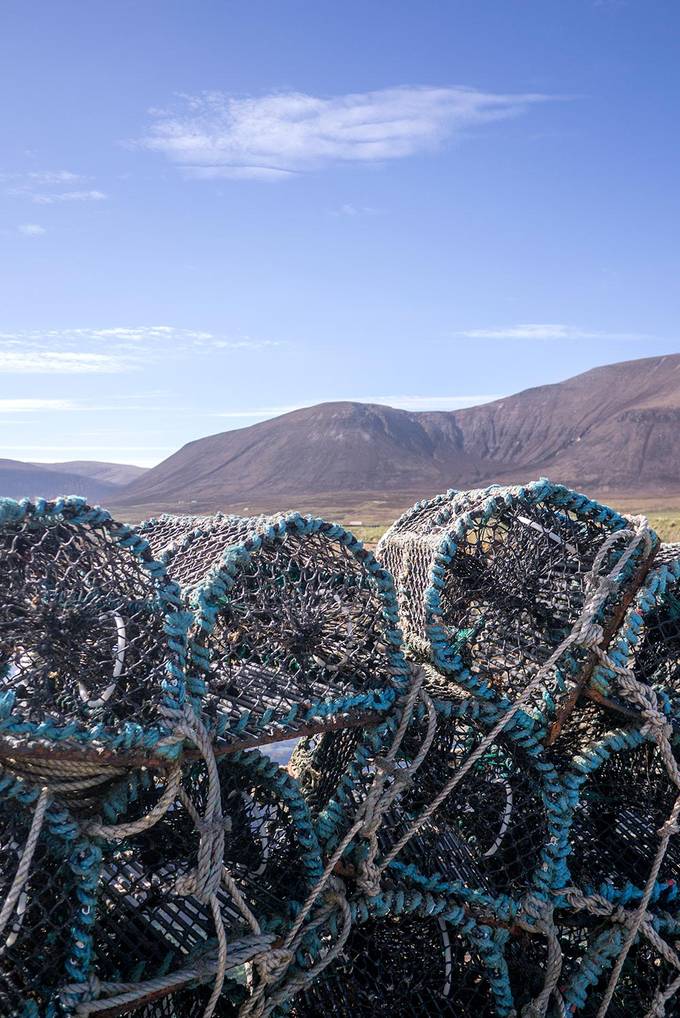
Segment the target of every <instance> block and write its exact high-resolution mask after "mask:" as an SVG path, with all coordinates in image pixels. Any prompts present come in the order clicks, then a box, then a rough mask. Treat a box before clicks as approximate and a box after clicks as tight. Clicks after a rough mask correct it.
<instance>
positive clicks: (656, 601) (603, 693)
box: [590, 546, 680, 714]
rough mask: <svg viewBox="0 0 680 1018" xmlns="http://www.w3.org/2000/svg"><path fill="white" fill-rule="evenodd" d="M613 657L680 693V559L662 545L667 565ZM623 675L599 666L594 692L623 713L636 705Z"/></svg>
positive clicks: (638, 604)
mask: <svg viewBox="0 0 680 1018" xmlns="http://www.w3.org/2000/svg"><path fill="white" fill-rule="evenodd" d="M609 656H610V658H611V661H612V662H613V663H614V665H615V666H617V667H618V668H623V669H629V670H630V671H631V672H632V674H633V676H634V678H635V679H637V681H638V682H642V683H644V684H645V685H647V686H654V687H657V688H661V689H663V690H665V691H666V693H668V694H669V695H670V696H671V697H677V696H678V695H680V558H677V557H676V556H675V554H674V553H673V552H669V549H668V547H667V546H666V547H662V550H661V564H660V565H658V567H656V568H654V569H653V570H652V571H651V572H650V573H649V574H648V576H647V577H646V579H645V582H644V584H643V586H642V587H641V588H640V589H639V591H638V592H637V594H636V596H635V600H634V601H633V603H632V604H631V606H630V608H629V609H628V612H627V613H626V617H625V619H624V622H623V624H622V626H621V629H620V630H619V632H618V633H617V634H616V638H615V640H614V641H613V642H612V644H611V645H610V648H609ZM619 686H620V680H619V676H618V673H617V672H616V671H614V670H613V669H612V668H611V667H609V665H608V663H604V664H602V665H598V667H596V668H595V670H594V672H593V675H592V678H591V681H590V691H591V694H593V695H594V696H596V697H598V698H601V699H602V700H603V701H604V702H605V703H607V704H608V705H609V706H611V707H613V708H615V709H618V710H620V711H621V712H622V713H624V714H625V713H626V712H627V711H630V710H631V708H632V707H633V706H634V705H632V704H631V702H630V699H629V698H628V699H627V698H625V697H624V696H622V693H621V690H620V688H619Z"/></svg>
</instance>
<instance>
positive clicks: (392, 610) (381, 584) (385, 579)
mask: <svg viewBox="0 0 680 1018" xmlns="http://www.w3.org/2000/svg"><path fill="white" fill-rule="evenodd" d="M287 533H293V534H295V535H299V536H310V535H312V534H321V535H323V536H324V537H326V538H327V539H328V540H329V541H331V542H333V543H336V544H341V545H343V546H344V547H345V548H346V549H347V550H348V551H349V552H350V553H351V554H352V555H353V556H354V557H355V558H356V559H357V560H358V561H359V562H360V563H361V564H362V565H363V566H364V568H365V569H366V571H367V573H368V574H369V576H370V578H371V580H372V582H373V584H374V586H375V589H376V593H377V595H378V599H379V601H380V603H381V607H382V611H381V615H382V618H383V620H384V621H385V623H386V629H385V630H384V632H383V634H382V635H383V637H384V639H385V641H386V642H387V643H388V644H389V646H390V650H389V653H388V664H389V670H390V674H391V678H390V682H389V686H388V687H387V688H388V689H391V690H395V691H397V692H400V691H402V690H404V689H405V688H406V686H407V683H408V669H407V665H406V661H405V658H404V656H403V653H402V649H401V641H402V634H401V630H400V629H399V611H398V607H397V599H396V594H395V591H394V581H393V580H392V577H391V575H390V574H389V572H388V571H387V570H386V569H384V568H383V567H382V566H381V565H380V563H379V562H378V561H377V560H376V558H375V556H374V555H373V554H372V553H371V552H370V551H368V550H367V549H366V548H364V546H363V543H362V542H361V541H359V540H357V538H356V537H355V536H354V535H353V534H352V533H350V531H348V530H345V528H344V527H341V526H340V524H338V523H328V522H327V521H325V520H323V519H321V518H320V517H316V516H302V515H301V514H300V513H290V514H289V515H288V516H284V517H281V518H280V519H279V520H277V521H276V522H275V523H270V524H269V525H268V526H267V527H266V528H265V529H261V530H259V531H255V532H254V533H253V534H251V535H250V536H249V537H247V538H246V539H245V540H243V541H240V542H238V543H236V544H234V545H231V546H230V547H229V548H227V549H226V550H225V552H224V555H223V558H222V562H221V564H220V565H219V566H217V567H216V568H215V569H214V570H213V571H212V572H211V573H210V575H209V576H208V577H207V578H206V580H205V581H204V583H203V584H201V586H200V587H197V588H196V589H195V590H194V591H192V592H191V595H190V597H191V603H192V607H193V609H194V611H195V625H196V629H197V630H200V631H201V632H202V633H203V634H205V635H209V634H210V633H211V632H212V631H213V629H214V626H215V623H216V620H217V616H218V614H219V611H220V608H221V607H222V606H223V605H224V603H225V599H226V600H228V598H229V592H230V590H231V589H232V587H233V586H234V583H235V578H236V576H237V575H238V573H239V572H240V571H241V570H242V569H243V568H244V567H245V566H247V565H248V564H249V563H250V561H251V556H252V554H253V553H255V552H257V551H259V549H260V548H261V547H262V545H263V544H265V543H268V542H274V541H280V540H281V539H282V538H283V537H284V536H285V535H286V534H287ZM189 662H190V665H191V666H192V668H191V672H192V679H193V678H194V677H195V675H196V672H198V673H199V674H200V673H203V674H204V673H205V672H206V671H207V668H208V666H209V657H208V654H207V653H206V649H205V647H204V646H203V645H202V644H201V642H200V641H199V640H197V639H196V638H195V636H194V638H193V639H191V640H190V642H189ZM202 692H203V690H202V689H201V690H200V693H201V694H202ZM384 692H385V690H384V688H383V689H381V688H380V687H379V688H378V689H375V690H371V691H366V693H365V694H363V695H365V696H366V701H365V702H366V704H367V706H369V709H370V704H371V703H372V702H377V703H380V702H381V699H380V698H381V696H382V695H383V694H384ZM371 698H373V700H372V699H371ZM345 699H346V698H343V697H340V698H338V699H337V701H336V700H329V701H324V706H322V704H321V703H319V704H318V705H313V706H312V708H311V709H312V710H313V711H315V712H316V711H322V710H323V711H325V712H326V713H323V714H319V715H317V714H313V715H311V716H328V714H330V713H333V712H334V711H335V712H342V711H343V701H344V700H345ZM336 703H337V705H338V706H337V707H335V704H336ZM352 706H357V703H356V702H354V703H353V704H352Z"/></svg>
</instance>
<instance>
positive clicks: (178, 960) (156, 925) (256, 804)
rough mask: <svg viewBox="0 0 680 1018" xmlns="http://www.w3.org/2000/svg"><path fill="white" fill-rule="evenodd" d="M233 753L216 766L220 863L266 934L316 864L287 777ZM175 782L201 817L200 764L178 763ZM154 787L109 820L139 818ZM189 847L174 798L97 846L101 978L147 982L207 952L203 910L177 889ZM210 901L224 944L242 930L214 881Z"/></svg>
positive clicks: (191, 865) (194, 835)
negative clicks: (139, 824) (146, 824)
mask: <svg viewBox="0 0 680 1018" xmlns="http://www.w3.org/2000/svg"><path fill="white" fill-rule="evenodd" d="M239 756H240V755H237V756H235V757H232V758H230V759H229V760H225V761H222V762H221V763H220V764H219V777H220V789H221V797H222V812H223V815H224V817H225V841H224V857H223V858H224V865H225V867H226V868H227V869H228V870H229V872H230V874H231V876H232V877H233V879H234V881H235V883H236V885H237V887H238V889H239V891H240V893H241V895H242V896H243V897H244V899H245V901H246V902H247V904H248V907H249V908H250V909H251V911H252V912H253V914H254V915H255V916H256V917H257V919H258V920H259V921H260V922H261V923H263V924H265V927H266V928H267V929H269V930H272V931H276V930H283V929H285V927H286V923H287V922H288V921H289V919H290V915H291V906H292V903H293V902H296V901H297V902H300V901H303V900H304V898H305V897H306V894H307V893H308V890H309V887H310V886H311V881H312V880H313V879H314V878H315V877H316V876H318V874H319V873H320V869H321V867H320V862H319V861H318V860H317V859H316V858H315V857H314V856H313V849H310V848H308V847H304V846H303V845H302V844H301V830H300V812H299V809H298V808H297V805H296V804H295V802H293V805H292V806H291V802H290V794H291V788H292V783H291V782H290V779H287V783H286V779H285V776H284V779H283V784H282V783H281V782H277V781H276V779H275V777H273V772H275V771H277V768H276V767H275V766H274V765H273V764H271V763H269V764H268V772H267V773H263V772H262V770H260V769H258V768H257V766H254V764H257V762H258V761H257V759H255V760H254V759H247V758H249V757H252V756H253V755H252V754H243V757H244V758H243V759H239V758H238V757H239ZM257 757H258V758H259V754H257ZM259 759H261V758H259ZM156 781H157V779H156ZM183 787H184V789H185V791H186V793H187V794H188V795H189V797H190V799H191V801H192V803H193V805H194V807H195V808H196V810H197V811H198V813H199V814H200V815H201V816H202V815H204V811H205V808H206V805H207V801H206V796H207V792H208V781H207V775H206V771H205V767H204V766H203V764H198V763H196V764H192V765H188V766H187V770H186V773H185V775H184V781H183ZM161 791H162V788H161V787H160V785H158V786H157V785H156V782H154V784H153V785H152V786H151V787H149V788H147V789H145V790H143V791H142V792H141V793H139V792H138V793H136V794H135V796H134V797H133V799H132V801H131V803H130V806H129V807H128V809H127V810H126V811H125V813H124V814H123V815H122V816H120V817H119V818H118V821H117V823H118V824H121V823H124V822H129V821H134V820H136V819H137V818H138V817H140V816H144V815H145V814H147V813H148V812H149V809H150V808H151V807H152V806H153V805H154V803H155V802H157V801H158V797H159V794H160V792H161ZM305 833H307V831H305ZM199 844H200V834H199V831H198V830H197V827H196V824H195V822H194V820H193V818H192V816H191V815H190V813H189V812H188V811H187V809H186V808H185V806H184V805H183V804H182V803H181V802H180V801H179V800H178V801H176V802H175V803H174V804H173V805H172V806H171V807H170V809H169V810H168V812H167V813H166V814H165V815H164V816H163V818H162V819H161V820H159V821H158V822H157V823H156V824H154V826H153V827H150V828H149V829H148V830H146V831H143V832H141V833H139V834H135V835H133V836H130V837H128V838H126V839H125V840H124V841H122V842H121V843H120V844H118V845H111V846H110V847H109V849H108V850H107V851H106V853H105V862H104V869H103V880H102V886H101V889H100V896H99V910H98V921H97V926H96V938H95V958H96V971H97V975H98V977H99V978H100V979H101V980H102V981H111V982H120V981H123V982H128V981H144V980H148V979H154V978H156V976H158V975H159V974H161V973H165V972H168V971H171V972H174V971H175V970H177V969H180V968H184V967H186V966H187V965H190V964H191V963H192V961H195V960H196V959H197V958H203V957H205V956H211V955H212V954H214V952H215V950H216V947H217V941H216V935H215V928H214V921H213V917H212V912H211V909H210V906H209V905H208V904H207V903H205V902H204V901H202V900H200V899H199V897H197V896H195V895H194V894H191V893H180V890H179V886H178V881H185V880H186V877H187V875H189V874H191V873H193V872H194V870H195V867H196V865H197V858H198V849H199ZM218 898H219V904H220V910H221V915H222V921H223V923H224V927H225V931H226V934H227V940H228V941H233V940H236V939H241V938H243V937H248V936H249V935H250V934H251V930H250V927H249V926H248V924H247V922H246V920H245V919H244V917H243V915H242V913H241V911H240V910H239V908H238V905H237V903H236V902H235V901H234V900H233V898H232V896H231V894H230V893H229V891H228V890H227V889H226V888H224V887H222V888H221V889H220V890H219V892H218Z"/></svg>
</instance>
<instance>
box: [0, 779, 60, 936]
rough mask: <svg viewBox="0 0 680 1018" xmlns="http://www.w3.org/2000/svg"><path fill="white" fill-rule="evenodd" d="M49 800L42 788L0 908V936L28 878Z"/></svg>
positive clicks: (46, 791) (46, 792)
mask: <svg viewBox="0 0 680 1018" xmlns="http://www.w3.org/2000/svg"><path fill="white" fill-rule="evenodd" d="M49 801H50V793H49V791H48V789H47V788H43V789H42V791H41V792H40V795H39V797H38V802H37V803H36V807H35V812H34V814H33V820H32V821H31V826H30V829H29V832H28V837H27V839H26V844H25V845H24V850H23V852H22V853H21V858H20V860H19V865H18V866H17V871H16V873H15V874H14V880H13V881H12V885H11V887H10V889H9V891H8V892H7V897H6V898H5V901H4V903H3V906H2V909H0V936H2V934H3V933H4V930H5V927H6V926H7V923H8V922H9V920H10V919H11V917H12V914H13V912H14V909H15V908H16V905H17V902H18V901H19V897H20V895H21V892H22V891H23V889H24V885H25V883H26V881H27V880H28V875H29V872H30V869H31V863H32V861H33V855H34V853H35V849H36V845H37V844H38V839H39V837H40V832H41V831H42V826H43V822H44V820H45V811H46V809H47V806H48V804H49Z"/></svg>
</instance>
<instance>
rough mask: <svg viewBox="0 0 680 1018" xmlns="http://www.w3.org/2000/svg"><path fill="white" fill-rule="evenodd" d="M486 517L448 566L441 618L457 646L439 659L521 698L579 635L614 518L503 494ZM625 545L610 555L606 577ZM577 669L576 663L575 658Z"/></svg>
mask: <svg viewBox="0 0 680 1018" xmlns="http://www.w3.org/2000/svg"><path fill="white" fill-rule="evenodd" d="M495 503H496V504H495V508H494V512H493V515H492V516H491V517H490V518H489V519H488V520H486V521H484V519H483V515H482V510H479V509H478V510H473V511H472V516H473V519H475V518H476V519H477V521H478V522H476V523H474V524H473V525H472V526H469V527H468V528H467V529H466V532H465V534H464V537H463V538H461V539H460V540H459V541H458V547H457V550H456V554H455V555H454V556H453V559H452V561H451V563H450V564H449V565H448V566H447V567H446V569H445V573H444V577H443V587H442V589H441V592H440V593H441V611H440V613H439V614H438V617H437V620H436V621H438V622H440V623H442V624H443V625H444V626H445V627H446V628H447V630H448V633H449V643H448V646H447V648H446V652H445V654H443V655H442V654H440V655H439V657H440V658H441V660H439V661H438V663H439V664H440V665H443V666H444V667H446V666H451V664H452V663H455V668H454V670H461V669H463V670H465V671H467V672H468V673H470V674H471V675H472V676H474V678H475V679H478V680H482V681H486V682H488V683H489V684H490V685H491V686H493V687H494V688H495V689H497V690H498V691H499V692H501V693H503V694H506V695H508V696H511V697H514V696H517V695H518V694H519V693H521V692H522V690H523V689H524V688H525V687H526V686H527V685H528V684H529V682H531V680H532V679H533V678H534V677H535V675H536V673H537V672H538V670H539V669H540V667H541V665H543V664H544V663H545V661H547V659H548V658H549V657H550V655H551V654H552V652H553V651H554V650H555V648H556V647H557V646H558V645H559V644H560V643H561V642H562V641H563V640H564V639H565V637H566V636H567V635H568V634H569V633H570V632H571V630H572V628H573V625H574V623H575V622H576V620H577V619H578V618H579V616H580V614H581V612H582V610H583V606H584V601H585V597H586V594H587V582H588V579H589V576H590V574H591V571H592V569H593V566H594V565H595V560H596V556H597V553H598V551H599V549H600V547H601V545H602V543H603V541H604V540H605V539H606V538H607V537H608V536H609V534H610V533H611V531H612V526H611V523H610V522H608V520H607V519H600V518H599V517H597V516H595V515H583V514H581V513H579V512H576V511H574V510H571V509H568V508H565V507H564V506H562V505H559V504H553V503H552V502H551V501H550V500H544V501H539V502H536V503H532V502H527V501H524V500H521V499H519V498H515V499H514V500H513V501H512V502H511V503H510V504H509V505H508V504H506V503H505V502H504V501H503V500H502V499H496V500H495ZM622 547H623V541H621V542H619V543H617V544H616V545H615V546H614V548H612V549H611V550H610V552H609V554H608V555H607V556H605V559H604V562H603V563H602V566H601V569H600V571H599V574H600V575H605V573H607V572H608V571H609V570H610V569H611V568H612V567H613V564H614V562H615V561H616V559H617V558H618V557H620V555H621V551H622ZM571 669H572V670H575V669H576V664H575V662H574V661H573V660H572V662H571Z"/></svg>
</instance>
